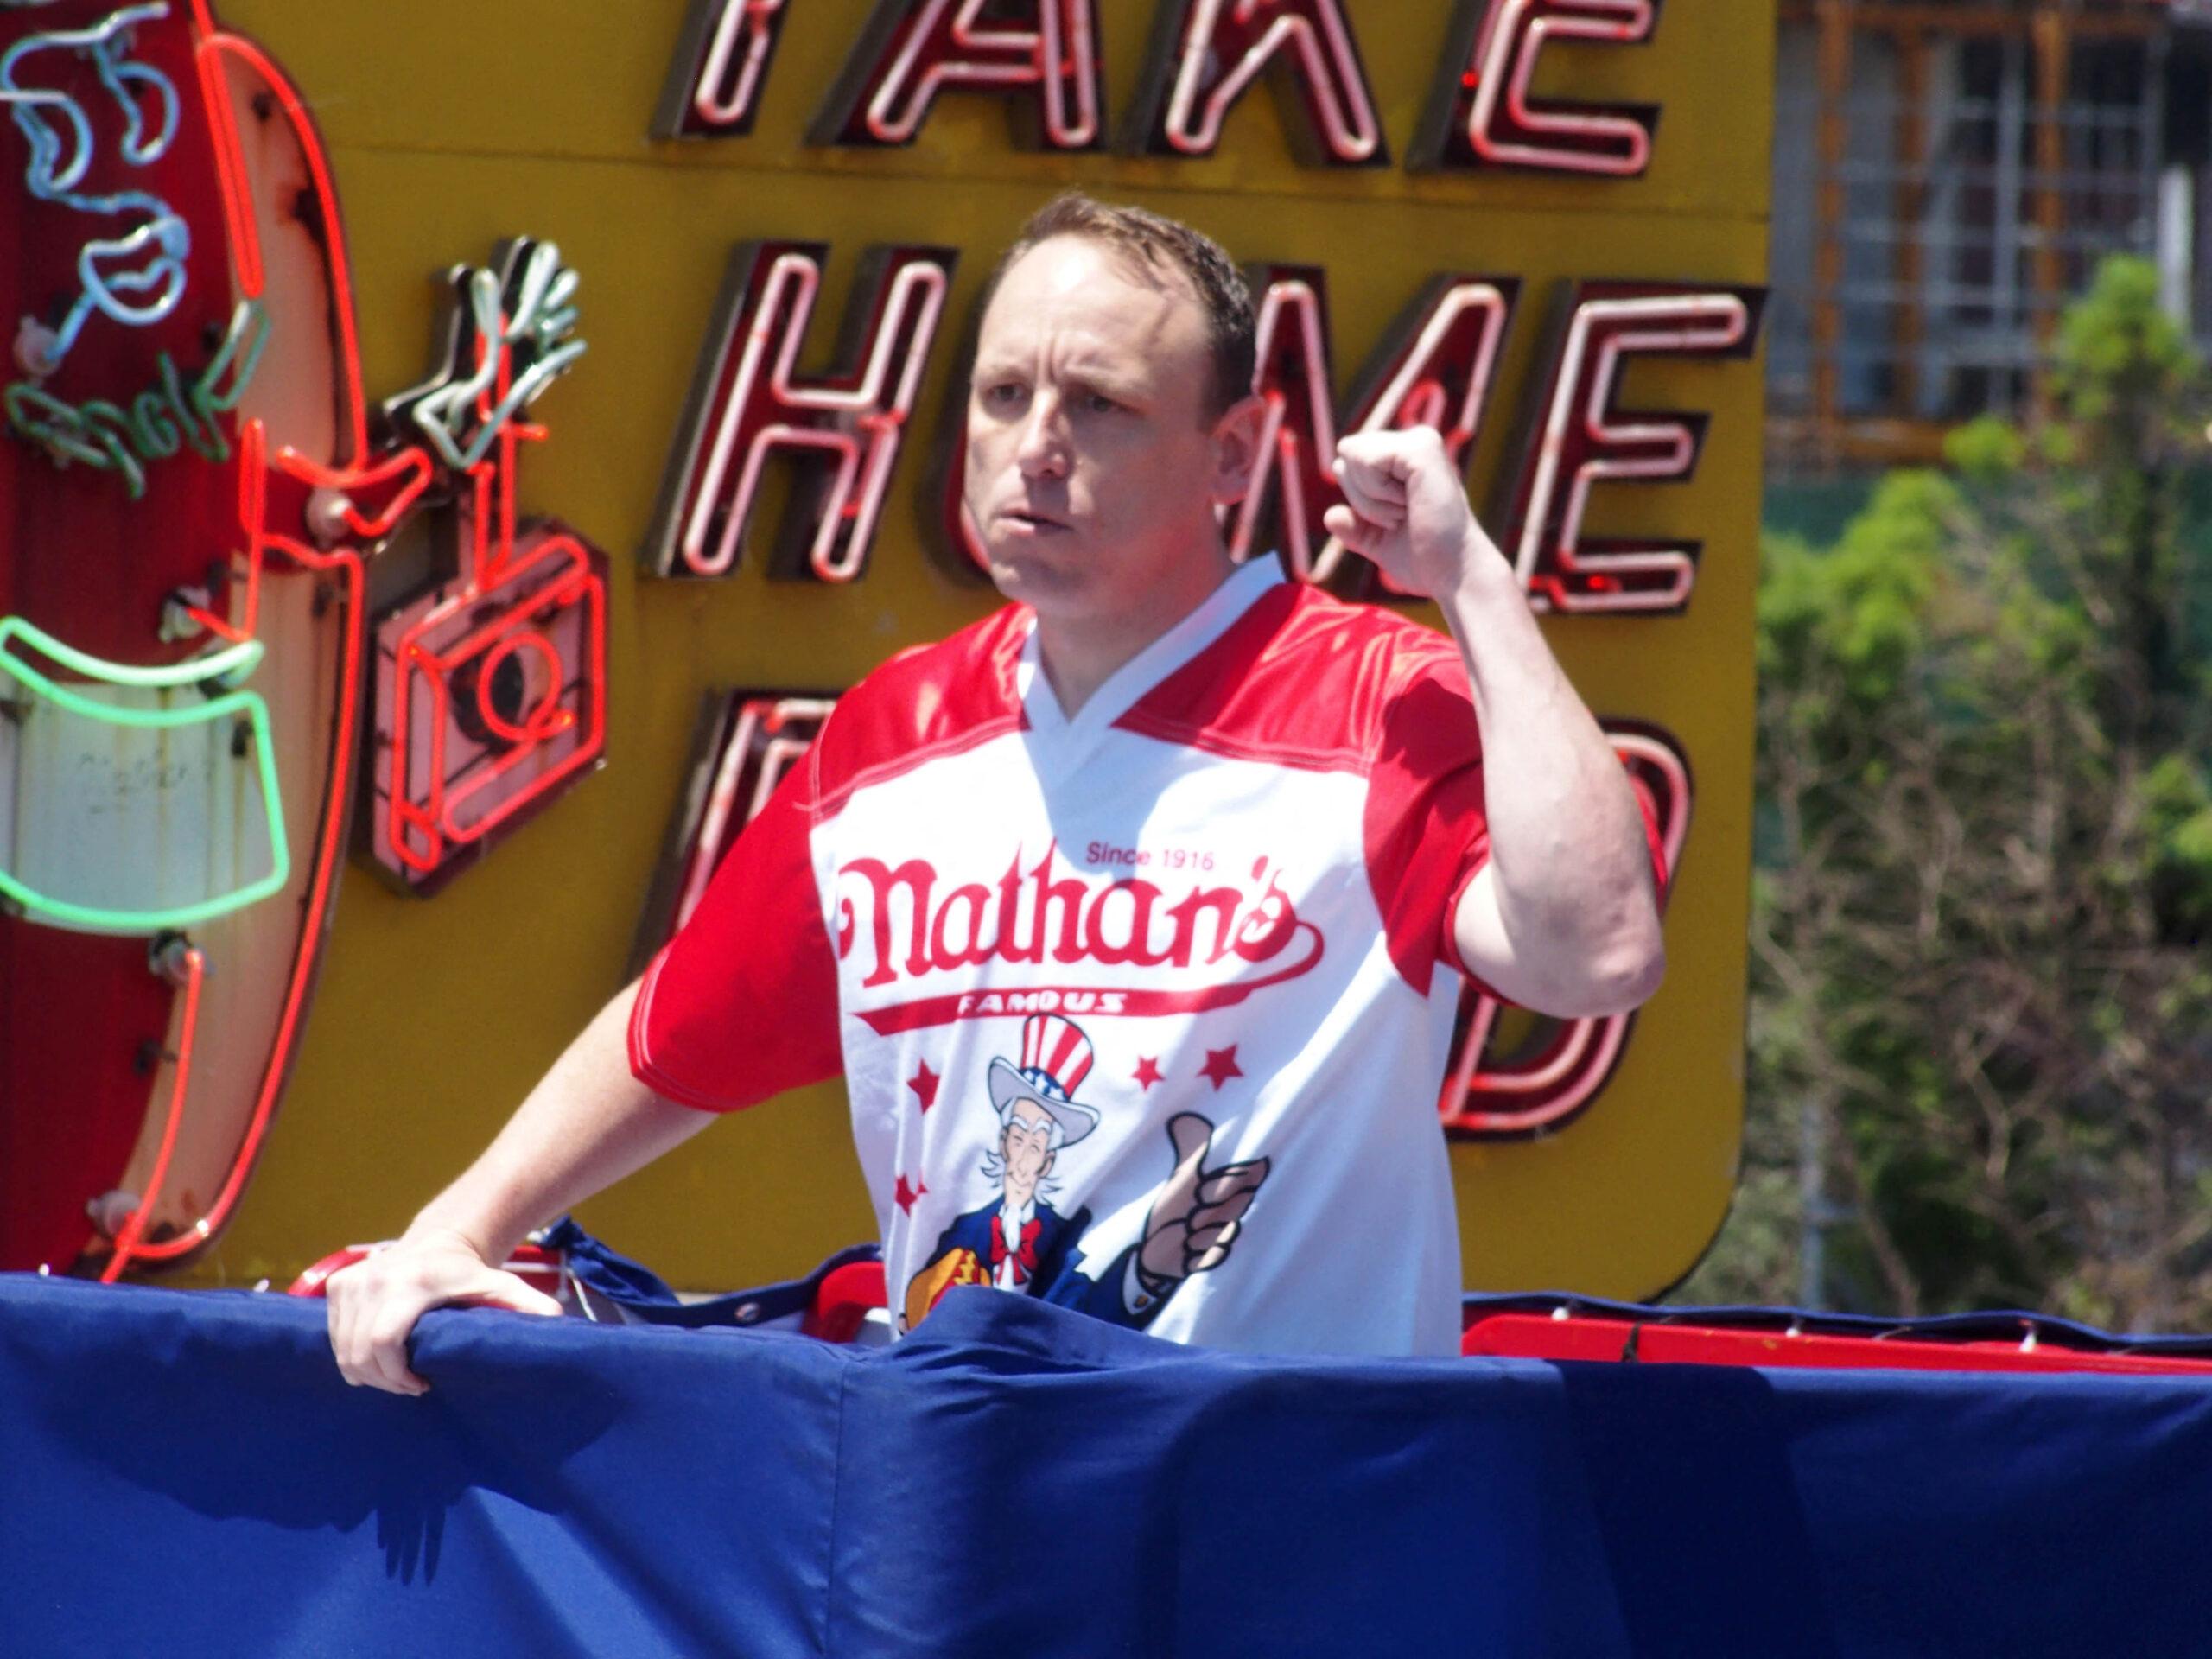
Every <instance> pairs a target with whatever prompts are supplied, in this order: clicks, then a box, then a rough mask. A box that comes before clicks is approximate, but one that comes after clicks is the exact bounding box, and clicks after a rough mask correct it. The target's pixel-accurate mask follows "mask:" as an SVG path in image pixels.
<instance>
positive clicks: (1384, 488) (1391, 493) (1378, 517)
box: [1335, 455, 1406, 530]
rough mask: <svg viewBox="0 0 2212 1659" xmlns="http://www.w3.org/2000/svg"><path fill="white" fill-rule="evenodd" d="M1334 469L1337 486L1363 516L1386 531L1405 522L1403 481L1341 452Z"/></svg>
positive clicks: (1353, 508) (1346, 499) (1404, 489)
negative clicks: (1348, 457) (1342, 454)
mask: <svg viewBox="0 0 2212 1659" xmlns="http://www.w3.org/2000/svg"><path fill="white" fill-rule="evenodd" d="M1335 472H1336V478H1337V486H1338V488H1339V489H1341V490H1343V491H1344V499H1345V501H1346V502H1347V503H1349V504H1350V505H1351V510H1352V511H1353V512H1355V513H1357V514H1358V515H1359V517H1360V518H1363V519H1365V520H1366V521H1367V522H1368V523H1369V524H1377V525H1380V526H1381V527H1383V529H1385V530H1395V529H1396V528H1397V527H1398V526H1399V525H1400V524H1403V523H1405V521H1406V486H1405V484H1404V482H1403V480H1399V479H1395V478H1392V477H1391V476H1389V474H1387V473H1384V472H1382V471H1380V470H1379V469H1378V468H1376V467H1372V466H1369V465H1366V464H1364V463H1362V462H1359V461H1351V460H1349V459H1347V458H1345V457H1344V456H1341V455H1340V456H1338V459H1337V464H1336V467H1335Z"/></svg>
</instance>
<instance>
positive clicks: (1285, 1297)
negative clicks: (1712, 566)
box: [630, 559, 1488, 1354]
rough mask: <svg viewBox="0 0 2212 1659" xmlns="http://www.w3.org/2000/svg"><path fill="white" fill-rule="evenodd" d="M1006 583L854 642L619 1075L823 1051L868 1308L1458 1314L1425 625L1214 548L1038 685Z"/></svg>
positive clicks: (1414, 1332)
mask: <svg viewBox="0 0 2212 1659" xmlns="http://www.w3.org/2000/svg"><path fill="white" fill-rule="evenodd" d="M1032 623H1033V617H1032V615H1031V613H1029V612H1028V611H1027V609H1026V608H1023V607H1008V608H1007V609H1005V610H1002V611H1000V612H998V613H995V614H994V615H993V616H991V617H989V618H988V619H986V620H984V621H982V622H981V623H979V624H977V625H976V626H973V627H970V628H968V629H966V630H963V632H960V633H958V634H956V635H954V636H953V637H952V638H951V639H947V640H945V641H944V642H943V643H941V644H938V645H931V646H926V647H924V648H922V649H919V650H916V651H912V652H906V653H904V654H902V655H900V656H899V657H897V658H893V660H892V661H890V662H889V663H887V664H885V665H884V666H883V667H882V668H881V669H880V670H878V671H876V672H875V673H874V674H873V675H871V676H869V677H868V679H867V680H866V681H864V682H863V683H861V685H860V686H858V687H857V688H855V690H853V691H852V692H850V693H849V694H848V695H847V696H845V697H844V698H843V699H842V701H841V702H839V704H838V706H837V709H836V713H835V714H834V715H832V716H831V718H830V720H829V724H828V726H827V727H826V728H825V729H824V730H823V734H822V736H821V738H820V740H819V741H817V743H816V745H815V746H814V747H813V749H812V750H811V751H810V754H809V755H808V757H807V758H806V760H804V761H803V762H801V763H800V764H799V765H798V766H795V767H794V768H793V769H792V771H791V774H790V775H789V776H788V777H787V778H786V779H785V782H784V784H783V785H782V786H781V788H780V789H779V791H777V793H776V796H775V798H774V799H773V801H772V804H770V805H769V806H768V807H766V809H765V810H764V811H763V812H762V814H761V816H760V817H759V818H757V819H756V820H755V821H754V822H753V824H752V825H751V826H750V827H749V828H748V829H747V830H746V832H745V834H744V835H743V836H741V838H740V840H739V841H738V842H737V844H736V845H735V847H734V849H732V850H731V852H730V854H729V855H728V857H727V858H726V859H725V860H724V861H723V863H722V865H721V868H720V869H719V870H718V871H717V872H716V874H715V878H714V880H713V882H712V884H711V886H710V887H709V891H708V892H707V893H706V894H705V896H704V897H703V899H702V901H701V903H700V906H699V907H698V909H697V911H696V913H695V915H694V916H693V918H692V919H691V920H690V923H689V924H688V925H686V927H685V928H684V929H683V931H682V932H681V933H680V934H679V935H678V936H677V938H675V940H674V941H673V942H671V944H669V946H668V947H667V948H666V949H665V950H663V951H662V953H661V954H660V956H659V957H658V958H657V959H656V960H655V961H654V963H653V964H652V968H651V969H650V970H649V971H648V972H647V974H646V976H645V982H644V984H643V987H642V988H641V990H640V992H639V997H638V1001H637V1005H636V1010H635V1013H634V1015H633V1017H632V1025H631V1029H630V1053H631V1063H632V1069H633V1071H635V1073H636V1075H637V1077H639V1079H640V1080H641V1081H643V1082H644V1083H645V1084H648V1085H649V1086H651V1087H652V1089H654V1090H656V1091H658V1093H660V1094H661V1095H663V1096H666V1097H667V1098H669V1099H671V1100H675V1101H681V1102H684V1103H689V1104H690V1105H693V1106H696V1107H701V1108H703V1109H708V1110H728V1109H734V1108H738V1107H743V1106H746V1105H749V1104H751V1103H754V1102H756V1101H759V1100H762V1099H765V1098H766V1097H767V1096H771V1095H773V1094H776V1093H778V1092H779V1091H781V1090H785V1089H788V1088H791V1087H794V1086H796V1085H798V1084H804V1083H809V1082H813V1081H817V1080H819V1079H822V1078H826V1077H830V1076H833V1075H835V1074H836V1072H838V1071H841V1070H842V1071H843V1073H844V1075H845V1077H846V1081H847V1085H848V1088H849V1092H850V1096H851V1102H852V1118H853V1134H854V1138H855V1142H856V1144H857V1147H858V1150H859V1154H860V1160H861V1168H862V1170H863V1171H864V1173H865V1174H866V1177H867V1180H868V1187H869V1190H870V1192H872V1193H873V1194H874V1201H875V1207H876V1211H877V1216H878V1218H879V1220H880V1224H881V1226H882V1233H883V1246H884V1255H885V1263H886V1270H887V1282H888V1285H889V1287H890V1302H891V1308H892V1314H893V1320H894V1323H896V1324H898V1325H899V1326H900V1328H902V1329H906V1328H911V1327H912V1324H913V1323H914V1322H916V1321H917V1320H918V1319H921V1318H922V1317H924V1316H925V1315H926V1314H927V1313H928V1311H929V1309H930V1307H931V1306H933V1305H934V1304H935V1302H936V1300H937V1299H938V1297H939V1296H941V1295H942V1294H944V1292H945V1290H947V1289H948V1288H950V1287H952V1286H955V1285H960V1284H978V1285H996V1286H999V1287H1001V1288H1004V1289H1008V1290H1014V1291H1018V1292H1021V1293H1023V1294H1035V1295H1039V1296H1044V1297H1047V1298H1049V1299H1050V1300H1055V1301H1059V1302H1063V1303H1065V1304H1067V1305H1069V1306H1079V1307H1083V1308H1085V1309H1087V1310H1089V1311H1090V1312H1092V1313H1096V1314H1098V1315H1100V1316H1101V1317H1103V1318H1107V1319H1117V1320H1119V1321H1121V1322H1122V1323H1125V1324H1128V1325H1135V1326H1137V1327H1139V1328H1142V1329H1146V1330H1149V1331H1151V1332H1153V1333H1154V1334H1155V1335H1159V1336H1163V1337H1168V1338H1176V1339H1180V1340H1186V1341H1192V1342H1198V1343H1204V1344H1210V1345H1214V1346H1220V1347H1225V1348H1234V1349H1243V1350H1248V1351H1272V1352H1300V1351H1322V1352H1345V1353H1376V1354H1383V1353H1429V1354H1442V1353H1449V1352H1452V1351H1454V1349H1455V1347H1456V1341H1457V1337H1458V1331H1459V1319H1458V1306H1459V1236H1458V1230H1457V1227H1456V1224H1455V1220H1454V1216H1453V1210H1452V1183H1451V1177H1450V1172H1449V1168H1448V1166H1447V1163H1446V1150H1445V1145H1444V1140H1443V1136H1442V1134H1441V1132H1440V1128H1439V1125H1438V1121H1437V1109H1436V1101H1437V1090H1438V1085H1439V1082H1440V1077H1441V1076H1442V1073H1443V1070H1444V1066H1445V1062H1446V1054H1447V1050H1448V1048H1449V1045H1450V1042H1451V1038H1452V1020H1453V1014H1454V1011H1455V1007H1456V1004H1457V1000H1458V996H1459V976H1458V973H1457V972H1456V971H1455V970H1456V969H1457V968H1458V962H1457V957H1456V954H1455V950H1454V947H1453V945H1452V926H1451V921H1452V911H1453V908H1454V906H1455V904H1456V903H1457V900H1458V897H1459V893H1460V892H1461V891H1462V890H1463V889H1464V888H1465V886H1466V884H1467V882H1468V881H1469V880H1471V878H1472V877H1473V875H1474V874H1475V872H1476V871H1477V870H1478V868H1480V867H1481V865H1482V863H1483V861H1484V858H1485V856H1486V854H1487V846H1488V840H1487V835H1486V832H1485V827H1484V814H1483V768H1482V748H1481V742H1480V740H1479V737H1478V734H1477V730H1476V724H1475V715H1474V710H1473V708H1472V705H1471V701H1470V699H1469V696H1468V691H1467V685H1466V679H1465V672H1464V671H1463V669H1462V667H1461V665H1460V663H1459V656H1458V652H1457V651H1456V649H1455V648H1454V647H1453V645H1452V643H1451V641H1450V640H1449V639H1446V638H1444V637H1443V636H1441V635H1440V634H1437V633H1435V632H1432V631H1431V630H1428V629H1426V628H1423V627H1421V626H1417V625H1415V624H1414V623H1410V622H1408V621H1406V620H1403V619H1402V618H1399V617H1396V616H1394V615H1392V614H1390V613H1387V612H1384V611H1382V610H1379V609H1376V608H1373V607H1363V606H1352V605H1347V604H1344V603H1341V602H1339V601H1336V600H1334V599H1332V598H1330V597H1328V596H1327V595H1326V594H1322V593H1320V592H1319V591H1317V590H1315V589H1313V588H1309V587H1305V586H1300V585H1295V584H1292V583H1288V582H1284V581H1283V580H1282V579H1281V575H1280V574H1279V572H1278V571H1277V569H1276V567H1275V564H1274V561H1273V560H1271V559H1270V560H1265V561H1258V562H1255V563H1252V564H1250V565H1248V566H1246V567H1244V568H1243V569H1241V570H1239V571H1238V572H1237V573H1236V575H1233V576H1231V577H1230V579H1229V580H1228V581H1227V582H1224V584H1223V585H1222V586H1221V588H1219V589H1218V590H1217V592H1216V593H1215V594H1213V596H1212V597H1211V599H1209V600H1208V601H1206V602H1205V604H1204V605H1203V606H1201V607H1199V608H1198V610H1197V611H1196V612H1194V613H1192V615H1191V616H1189V617H1188V618H1186V619H1185V620H1184V621H1182V622H1181V623H1179V625H1178V626H1176V627H1174V628H1173V630H1171V631H1170V632H1168V633H1166V635H1165V636H1163V637H1162V638H1161V639H1160V640H1158V641H1157V642H1156V643H1154V645H1152V646H1151V647H1150V648H1148V649H1147V651H1145V652H1143V653H1142V654H1141V655H1140V656H1139V657H1137V658H1135V660H1134V661H1132V662H1130V663H1129V664H1128V665H1127V666H1126V667H1125V668H1123V669H1122V671H1120V672H1119V673H1117V674H1116V676H1115V677H1113V678H1112V679H1111V680H1110V681H1109V682H1108V683H1106V684H1105V685H1104V686H1103V687H1102V688H1101V689H1100V690H1098V692H1097V693H1096V695H1095V696H1092V698H1091V699H1090V701H1089V702H1087V703H1085V704H1084V706H1083V708H1082V709H1080V710H1079V711H1078V712H1077V714H1076V715H1075V716H1074V717H1073V718H1072V719H1070V718H1068V717H1066V716H1065V715H1064V714H1063V713H1062V712H1061V709H1060V707H1059V704H1058V701H1057V699H1056V698H1055V696H1054V695H1053V693H1052V690H1051V688H1050V686H1049V685H1048V684H1047V683H1046V678H1045V677H1044V675H1043V674H1042V673H1041V672H1040V671H1039V665H1038V661H1037V656H1036V647H1035V645H1034V642H1033V638H1032Z"/></svg>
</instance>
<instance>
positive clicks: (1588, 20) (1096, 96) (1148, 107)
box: [652, 0, 1661, 179]
mask: <svg viewBox="0 0 2212 1659" xmlns="http://www.w3.org/2000/svg"><path fill="white" fill-rule="evenodd" d="M1660 3H1661V0H1459V9H1458V10H1457V11H1456V12H1455V13H1454V15H1453V19H1452V24H1451V26H1450V29H1449V30H1448V33H1447V36H1446V41H1445V42H1444V43H1443V45H1442V47H1441V49H1440V52H1439V54H1438V62H1439V70H1438V76H1437V81H1436V86H1435V89H1434V90H1433V92H1432V93H1431V95H1430V97H1429V99H1428V102H1427V106H1426V108H1425V110H1424V111H1423V114H1422V117H1421V124H1420V128H1419V130H1418V131H1417V132H1416V133H1415V135H1414V142H1413V144H1412V146H1411V148H1410V150H1409V151H1408V158H1407V162H1406V165H1407V166H1408V168H1414V169H1421V170H1430V169H1467V168H1515V169H1520V170H1524V171H1534V172H1540V173H1558V174H1565V175H1574V176H1580V177H1585V178H1612V179H1630V178H1636V177H1639V176H1641V175H1643V173H1644V172H1645V171H1646V170H1647V169H1648V168H1649V166H1650V162H1651V151H1652V145H1653V143H1654V139H1655V136H1656V132H1657V130H1658V124H1659V108H1658V106H1657V105H1646V104H1608V105H1598V104H1578V103H1573V102H1567V101H1564V100H1559V99H1539V98H1538V97H1536V96H1535V92H1534V90H1533V87H1534V82H1535V74H1536V72H1537V66H1538V63H1539V61H1540V60H1541V59H1542V57H1543V54H1544V51H1545V48H1547V47H1548V46H1551V45H1553V44H1554V43H1560V42H1564V43H1567V44H1570V45H1572V44H1583V45H1595V46H1640V45H1644V44H1648V43H1649V41H1651V39H1652V37H1653V35H1654V34H1655V32H1656V29H1657V27H1658V21H1659V8H1660ZM1093 8H1094V0H1021V3H1009V0H876V6H875V10H874V12H873V13H872V14H871V15H870V16H869V19H868V23H867V25H866V26H865V27H864V28H863V29H861V32H860V35H859V38H858V40H857V41H856V43H855V46H854V47H853V48H852V50H851V51H850V53H849V54H848V55H847V57H846V60H845V63H844V66H843V67H842V69H841V70H840V72H839V73H838V75H837V78H836V85H835V86H833V87H832V88H831V89H830V92H829V98H828V99H827V100H826V101H825V103H824V104H823V109H822V111H821V113H820V114H819V115H818V116H817V118H816V119H815V121H814V123H813V124H812V126H811V128H810V130H809V134H808V139H809V142H810V143H816V144H842V145H861V146H881V145H887V144H907V143H912V142H913V141H914V139H915V137H916V136H917V135H918V133H919V131H920V130H921V127H922V125H923V124H924V123H925V121H926V120H927V118H928V116H929V112H930V111H931V108H932V107H933V106H934V105H935V103H936V99H937V98H938V94H939V93H940V92H945V91H948V90H959V89H969V90H982V91H988V92H1000V93H1015V92H1029V93H1032V94H1033V95H1034V99H1033V104H1017V105H1015V106H1014V112H1015V113H1016V114H1018V115H1020V116H1023V117H1025V118H1028V119H1026V120H1025V121H1024V123H1023V125H1022V128H1021V133H1022V136H1023V137H1024V138H1025V140H1027V141H1028V142H1031V143H1035V144H1036V145H1037V146H1039V147H1040V148H1043V149H1052V150H1062V151H1066V150H1082V149H1092V148H1095V147H1096V145H1097V143H1098V142H1099V137H1100V134H1101V131H1102V128H1103V114H1102V111H1103V105H1104V92H1103V86H1102V64H1101V59H1100V54H1099V49H1098V39H1097V26H1096V16H1095V14H1094V10H1093ZM787 16H788V7H787V6H786V4H785V0H693V4H692V7H691V10H690V14H689V15H688V16H687V18H686V21H685V23H684V26H683V34H682V36H681V38H680V39H679V40H678V41H677V48H676V53H675V56H674V58H673V60H672V61H671V66H670V70H669V74H668V79H667V82H666V85H665V87H664V91H663V93H662V96H661V100H660V104H659V106H658V110H657V111H656V112H655V114H654V117H653V121H652V134H653V136H654V137H659V138H683V137H745V136H747V135H749V134H750V133H751V132H752V130H753V123H754V120H755V118H756V117H757V115H758V113H759V111H760V96H761V92H762V90H763V88H764V87H765V86H766V80H767V76H768V71H769V67H770V65H771V63H772V60H773V58H774V54H775V50H776V43H777V41H778V40H779V38H780V36H781V34H782V30H783V27H784V24H785V21H786V18H787ZM1263 74H1264V75H1268V77H1269V79H1270V80H1271V81H1272V82H1273V84H1274V86H1275V88H1276V90H1277V91H1278V92H1279V93H1281V94H1283V96H1282V98H1281V103H1282V105H1283V127H1284V130H1286V131H1287V133H1288V134H1289V135H1290V137H1291V143H1292V145H1293V147H1294V150H1295V152H1296V154H1297V156H1298V159H1299V160H1300V162H1305V163H1306V164H1307V165H1309V166H1318V167H1382V166H1388V165H1389V161H1390V152H1389V141H1388V140H1387V138H1386V137H1384V135H1383V125H1382V122H1381V119H1380V118H1379V116H1378V115H1377V113H1376V102H1375V96H1374V93H1373V92H1372V90H1371V89H1370V86H1369V83H1368V78H1367V72H1366V68H1365V67H1364V65H1363V62H1362V60H1361V58H1360V53H1359V45H1358V41H1357V38H1356V37H1355V35H1353V33H1352V29H1351V22H1350V20H1349V19H1348V18H1347V17H1346V16H1345V15H1344V0H1160V3H1159V4H1158V6H1157V7H1156V8H1155V9H1154V13H1153V25H1152V44H1151V47H1150V49H1149V52H1148V54H1147V65H1146V67H1145V70H1144V72H1143V73H1142V74H1141V77H1140V78H1139V81H1138V87H1137V92H1136V94H1135V97H1134V98H1133V99H1131V101H1130V103H1129V105H1128V108H1127V109H1126V110H1125V111H1124V112H1123V114H1122V119H1121V122H1120V126H1119V131H1118V137H1117V147H1118V148H1120V149H1122V150H1124V151H1127V152H1128V153H1131V154H1136V155H1153V156H1166V157H1169V158H1173V159H1183V160H1189V159H1194V158H1198V157H1203V156H1212V155H1214V154H1216V153H1217V151H1218V149H1220V146H1221V142H1222V137H1223V133H1224V130H1225V128H1226V125H1227V123H1228V120H1229V117H1230V112H1231V111H1232V110H1233V109H1234V108H1235V106H1236V104H1237V102H1238V100H1240V99H1242V98H1243V96H1244V94H1245V93H1246V92H1249V91H1250V90H1251V87H1252V84H1253V83H1254V82H1255V80H1257V79H1260V78H1261V77H1262V75H1263Z"/></svg>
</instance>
